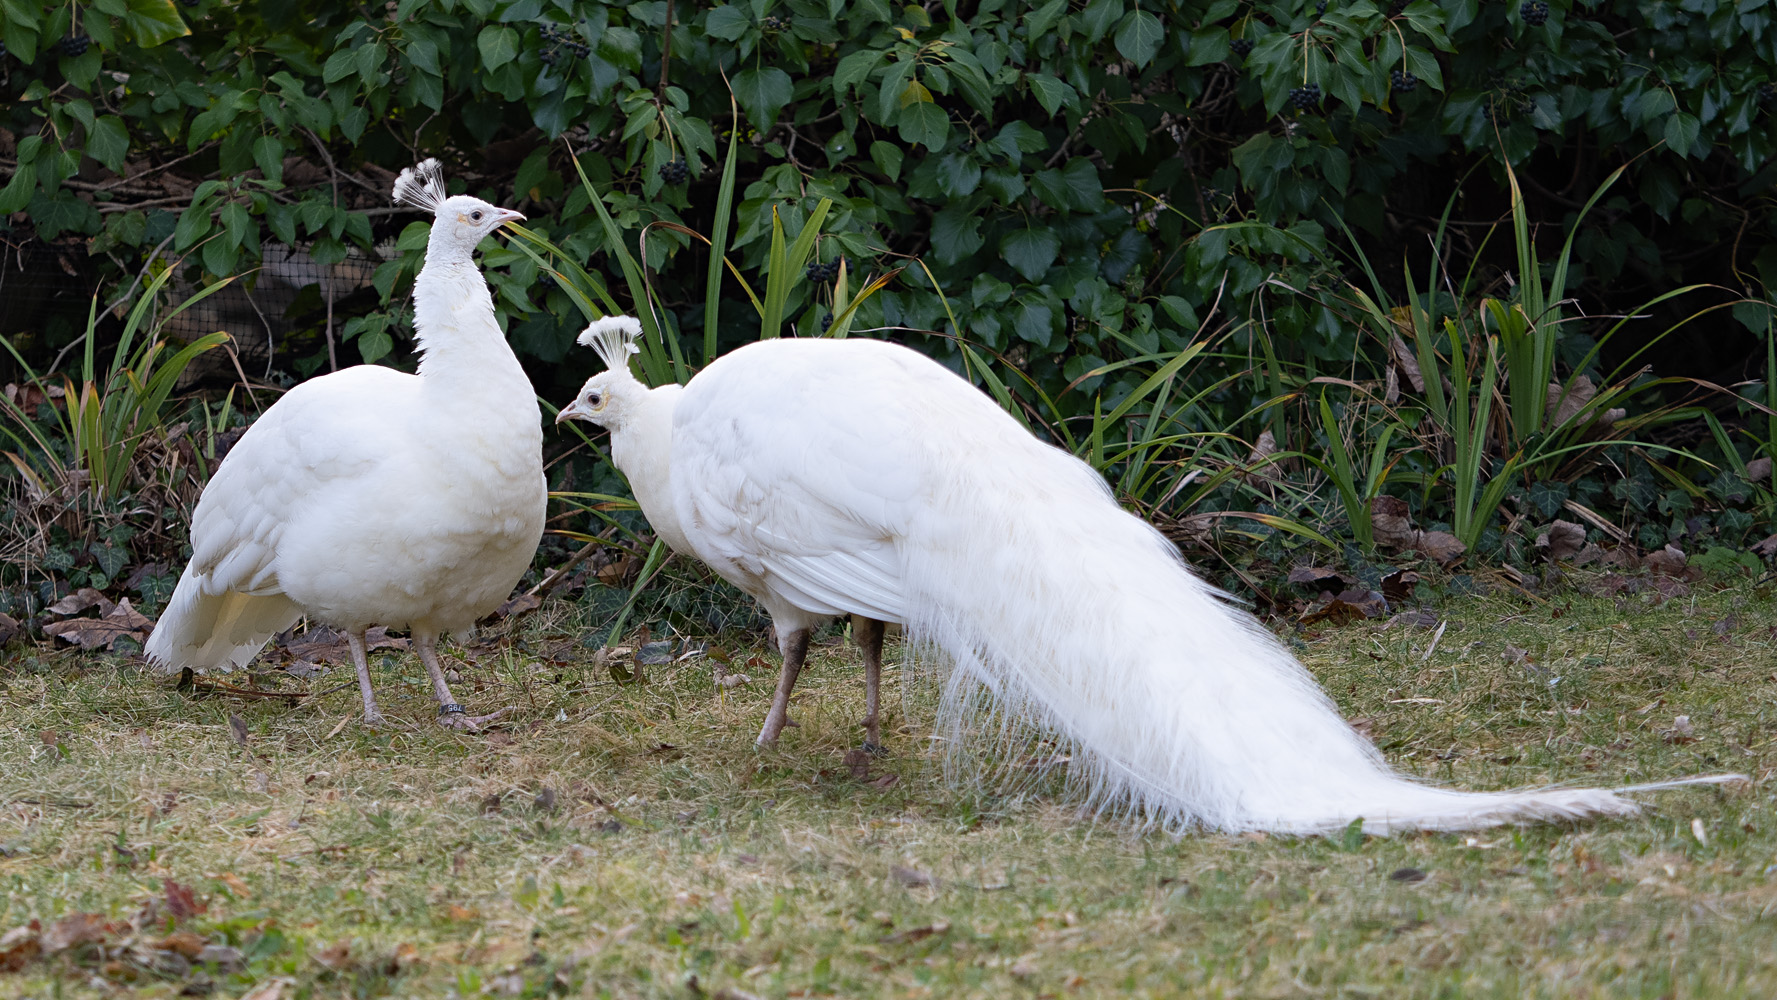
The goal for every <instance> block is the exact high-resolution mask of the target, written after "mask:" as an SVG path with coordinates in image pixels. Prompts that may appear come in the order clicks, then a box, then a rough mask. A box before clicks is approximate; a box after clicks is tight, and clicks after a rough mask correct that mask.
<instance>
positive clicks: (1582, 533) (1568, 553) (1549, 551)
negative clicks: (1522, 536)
mask: <svg viewBox="0 0 1777 1000" xmlns="http://www.w3.org/2000/svg"><path fill="white" fill-rule="evenodd" d="M1585 546H1586V529H1585V528H1583V527H1581V526H1580V525H1577V524H1574V523H1573V522H1572V521H1556V522H1555V523H1553V524H1551V525H1549V526H1548V527H1546V528H1544V529H1543V530H1542V531H1541V532H1540V533H1539V534H1538V535H1537V536H1536V548H1537V550H1538V551H1540V552H1541V553H1542V554H1543V555H1544V556H1545V557H1546V558H1547V559H1549V561H1551V562H1560V561H1562V560H1564V559H1571V558H1573V557H1574V556H1576V555H1578V554H1579V552H1580V550H1581V549H1583V548H1585Z"/></svg>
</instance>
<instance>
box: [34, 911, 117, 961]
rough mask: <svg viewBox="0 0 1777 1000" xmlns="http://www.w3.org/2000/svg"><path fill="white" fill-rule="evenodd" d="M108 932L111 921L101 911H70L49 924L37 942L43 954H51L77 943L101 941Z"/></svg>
mask: <svg viewBox="0 0 1777 1000" xmlns="http://www.w3.org/2000/svg"><path fill="white" fill-rule="evenodd" d="M110 933H111V923H110V921H108V920H106V919H105V915H104V914H103V913H70V914H68V915H67V916H65V917H63V918H62V919H60V920H58V921H56V922H55V923H53V924H50V925H49V929H48V930H45V931H44V932H43V935H42V936H41V937H40V938H39V939H38V944H39V945H40V946H41V947H42V948H43V953H44V954H45V955H53V954H55V953H56V952H58V951H66V950H67V949H69V948H73V947H75V946H77V945H83V944H92V943H95V942H98V941H103V940H105V938H106V937H107V936H109V934H110Z"/></svg>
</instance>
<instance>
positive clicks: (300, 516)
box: [144, 160, 548, 729]
mask: <svg viewBox="0 0 1777 1000" xmlns="http://www.w3.org/2000/svg"><path fill="white" fill-rule="evenodd" d="M395 201H396V202H397V203H402V204H407V205H411V206H413V207H415V208H418V209H421V210H424V211H428V212H431V213H432V216H433V219H432V233H431V237H430V239H429V241H428V242H427V245H426V262H425V266H424V267H423V268H421V270H420V273H419V276H418V277H417V278H416V279H415V281H414V289H413V302H414V331H415V343H416V346H417V347H418V349H419V350H420V351H421V352H422V358H421V361H420V365H419V371H418V373H417V374H414V375H408V374H405V373H402V372H398V371H395V370H394V369H392V368H384V367H380V366H377V365H359V366H357V367H353V368H347V369H345V370H343V371H339V372H335V373H333V374H331V375H325V376H322V377H321V378H317V379H311V380H309V381H307V382H304V383H302V384H301V385H298V386H297V387H296V388H294V389H292V390H290V392H288V393H287V394H285V395H284V397H283V398H282V399H280V400H278V402H277V403H276V404H275V405H273V406H272V407H271V408H270V409H269V410H267V411H265V413H264V415H262V416H261V417H260V418H259V419H258V420H257V421H255V422H254V424H253V425H252V426H251V427H250V428H248V430H247V433H246V434H244V435H242V437H241V439H240V441H239V442H238V443H236V445H235V446H234V448H233V449H232V450H231V451H230V452H229V453H228V457H227V458H225V459H224V460H223V462H222V464H221V466H220V467H219V468H218V469H217V470H216V474H215V476H214V477H213V478H211V480H210V482H209V484H208V485H207V486H205V487H204V492H203V496H202V497H201V498H200V499H199V500H198V505H197V510H196V512H195V513H194V514H193V515H192V521H191V548H192V553H191V562H190V564H189V565H187V566H186V567H185V572H184V574H183V575H182V576H181V577H180V578H179V585H178V587H177V588H176V589H175V590H174V592H173V597H172V600H171V601H169V602H168V604H167V609H166V613H165V614H163V615H162V616H161V618H160V622H159V624H158V625H156V627H155V629H154V633H153V635H151V636H150V637H149V640H148V643H147V646H146V648H145V650H144V652H145V653H146V654H147V657H148V659H149V661H150V662H151V663H153V664H154V665H155V666H156V667H158V668H160V669H162V670H166V671H175V670H179V669H181V668H185V667H190V668H192V669H194V670H197V671H206V670H231V669H234V668H236V667H241V666H245V665H246V663H247V662H248V661H249V660H251V659H252V658H253V657H254V655H255V654H257V653H258V652H259V650H260V648H261V647H263V646H264V645H265V643H266V641H267V640H268V639H270V638H271V636H273V635H274V634H276V633H278V632H280V631H282V630H284V629H286V628H289V627H290V626H291V625H292V624H294V623H295V622H296V620H297V619H298V618H299V617H301V616H302V615H307V616H309V618H311V619H313V620H316V621H320V622H324V623H326V624H329V625H332V626H335V627H337V628H339V629H341V630H343V631H344V632H345V633H346V636H347V639H348V641H349V643H350V646H351V651H352V661H353V663H354V665H355V666H356V667H357V671H358V685H359V689H360V692H361V693H362V695H363V698H364V720H365V722H366V723H368V724H370V725H377V724H379V723H381V722H382V721H383V718H382V715H381V713H380V712H379V711H378V710H377V706H376V696H375V694H374V693H373V692H372V690H371V686H370V668H369V665H368V663H367V661H366V659H365V650H364V631H365V629H366V628H368V627H369V626H371V625H384V626H388V627H391V628H406V629H411V630H412V633H413V646H414V648H415V650H416V651H417V652H418V653H419V656H420V659H421V661H422V662H424V664H425V666H426V670H427V672H428V673H430V674H431V677H432V686H433V691H434V694H436V696H437V698H438V703H439V721H440V722H441V723H443V724H445V725H448V726H453V727H457V728H466V729H476V728H478V727H479V726H480V725H481V724H483V723H485V722H486V721H487V720H488V719H490V718H492V717H493V716H480V717H471V716H469V715H468V714H467V713H466V712H465V711H464V710H463V707H462V706H461V705H459V704H457V701H456V699H455V698H454V697H452V696H451V692H450V688H449V686H448V685H446V683H445V678H444V672H443V670H442V669H441V668H440V666H439V663H438V653H437V648H436V647H437V641H438V637H439V635H440V634H442V633H446V632H454V631H458V630H462V629H466V628H468V627H469V626H471V625H472V624H473V623H474V622H475V620H476V619H477V618H479V617H481V616H483V615H485V614H487V613H488V612H490V611H493V610H494V609H495V608H497V607H498V606H499V605H500V603H501V602H502V601H504V600H506V599H507V597H509V596H510V595H511V593H512V588H513V585H514V584H516V583H517V582H518V580H519V577H521V576H522V575H523V574H524V571H525V569H526V567H528V566H529V565H530V563H531V558H532V556H533V555H534V554H535V552H536V549H537V541H538V539H539V538H541V537H542V533H543V516H544V507H545V505H546V504H547V502H548V498H547V490H546V487H545V485H544V480H543V460H542V449H543V434H542V426H541V423H542V420H541V413H540V411H539V410H538V408H537V400H536V395H535V393H534V391H533V390H532V388H531V383H530V379H528V378H527V377H526V376H525V373H524V369H523V368H521V367H519V364H518V359H517V358H516V357H515V356H514V355H513V353H512V349H511V348H510V347H509V346H507V344H506V338H505V335H504V334H503V333H502V332H501V330H500V326H499V324H498V323H497V322H495V320H494V306H493V299H492V298H491V297H490V296H489V294H488V287H487V281H486V280H485V279H484V278H483V277H482V275H481V271H480V269H479V268H477V267H476V264H475V261H474V257H473V254H474V251H475V247H476V245H477V244H479V243H480V242H481V241H482V239H483V238H485V237H486V236H488V235H489V234H490V233H492V232H493V231H494V230H495V229H496V228H498V227H499V226H501V225H503V224H505V223H507V222H512V221H515V220H518V219H522V218H524V216H522V215H520V214H519V213H517V212H514V211H511V210H508V209H504V208H497V207H495V206H493V205H490V204H488V203H487V202H485V201H482V200H480V199H478V198H471V197H468V196H466V195H458V196H456V197H449V196H448V194H447V192H446V191H445V188H444V178H443V176H442V174H441V172H440V170H439V167H438V161H436V160H426V161H425V162H423V163H421V164H419V165H418V166H416V167H413V168H412V169H409V170H403V171H402V172H401V176H400V177H398V178H397V179H396V181H395ZM494 714H495V715H498V714H499V713H494Z"/></svg>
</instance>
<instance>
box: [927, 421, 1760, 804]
mask: <svg viewBox="0 0 1777 1000" xmlns="http://www.w3.org/2000/svg"><path fill="white" fill-rule="evenodd" d="M1020 439H1022V440H1020ZM981 444H983V446H982V447H979V448H973V449H970V452H969V459H970V461H971V463H972V464H971V465H970V466H969V467H967V468H963V467H959V468H957V469H955V470H954V473H955V474H954V476H953V477H952V478H951V482H953V483H954V484H955V485H954V487H953V488H952V489H951V490H950V491H949V492H948V494H947V495H946V496H944V497H940V498H936V500H935V502H934V503H933V505H932V508H931V509H935V510H943V511H949V512H951V513H949V514H948V515H947V516H946V519H945V520H944V521H943V522H942V523H934V524H931V525H928V526H927V529H928V530H927V531H925V532H923V533H922V534H923V535H924V538H925V540H924V542H923V543H922V544H920V545H918V546H917V547H914V546H910V547H908V550H907V551H905V552H904V553H903V557H904V559H905V560H906V574H907V577H906V580H907V584H908V590H909V596H910V602H909V603H910V605H911V607H912V608H913V609H914V610H913V613H912V615H911V616H910V620H909V621H908V623H907V625H908V631H909V635H910V637H911V638H912V639H913V640H914V642H915V643H916V646H915V648H916V649H919V648H924V649H926V650H927V651H929V652H934V653H938V654H940V655H937V656H927V657H921V659H923V660H926V661H937V662H941V663H944V664H947V665H948V666H946V667H945V668H944V669H945V670H947V671H948V673H947V676H946V677H945V678H944V680H943V682H942V690H943V697H942V702H941V707H940V710H939V733H940V735H941V736H942V737H944V738H945V739H946V740H947V741H948V742H949V744H950V746H951V747H953V748H963V747H968V746H970V744H971V740H977V741H978V740H979V739H981V738H983V736H982V734H981V733H980V732H979V731H978V727H979V725H980V724H981V720H982V718H983V715H982V708H983V706H984V705H991V706H992V708H991V711H992V714H993V715H995V716H997V718H998V719H999V720H1000V723H999V725H1000V727H1001V728H1000V729H999V733H1000V734H1001V735H1002V736H1004V735H1005V733H1006V732H1007V730H1006V729H1005V728H1004V727H1005V726H1006V725H1007V722H1006V720H1015V722H1016V721H1021V722H1030V723H1035V724H1036V725H1037V726H1038V727H1039V729H1040V730H1042V731H1043V732H1045V733H1047V734H1052V735H1053V736H1055V737H1057V738H1058V742H1059V744H1061V745H1060V746H1059V747H1058V748H1057V751H1056V752H1057V755H1060V756H1065V757H1066V758H1067V759H1068V760H1069V761H1070V763H1069V765H1068V770H1067V774H1068V778H1069V780H1070V781H1072V782H1074V783H1075V784H1076V785H1077V786H1078V789H1079V790H1080V791H1081V792H1083V793H1084V796H1085V798H1086V800H1087V802H1088V803H1089V805H1090V806H1091V807H1093V808H1096V809H1099V810H1113V811H1114V810H1128V811H1130V812H1133V813H1135V814H1138V815H1139V817H1140V818H1141V820H1142V821H1143V822H1145V823H1148V824H1152V825H1158V826H1161V827H1165V828H1168V829H1172V830H1181V829H1184V828H1187V827H1206V828H1211V829H1218V830H1226V831H1248V830H1266V831H1273V832H1283V833H1294V834H1318V833H1327V832H1329V831H1334V830H1337V829H1340V828H1343V827H1345V826H1347V825H1349V824H1350V823H1352V822H1353V821H1356V820H1361V821H1362V823H1363V828H1364V829H1365V830H1366V831H1368V832H1371V833H1378V834H1386V833H1391V832H1397V831H1403V830H1420V829H1426V830H1466V829H1476V828H1481V827H1488V826H1495V825H1499V824H1506V823H1524V822H1534V821H1549V820H1572V819H1579V818H1582V817H1587V816H1627V815H1633V814H1635V813H1636V812H1637V811H1638V810H1639V806H1638V805H1637V804H1636V803H1635V802H1633V801H1630V800H1628V799H1625V798H1622V797H1621V796H1620V794H1619V793H1622V792H1635V791H1646V790H1652V789H1654V788H1660V787H1670V786H1671V785H1672V784H1675V783H1660V784H1657V785H1639V786H1631V787H1629V788H1624V789H1618V790H1616V791H1610V790H1605V789H1592V788H1563V787H1554V788H1543V789H1533V790H1517V791H1504V792H1480V793H1473V792H1460V791H1455V790H1450V789H1444V788H1438V787H1434V786H1431V785H1427V784H1423V783H1421V782H1418V781H1414V780H1412V779H1410V778H1407V777H1404V776H1402V775H1399V774H1397V773H1395V772H1394V771H1392V770H1391V769H1390V768H1389V767H1388V765H1387V764H1386V763H1385V762H1384V761H1383V759H1382V757H1381V755H1380V754H1379V753H1378V752H1377V751H1376V749H1375V747H1373V746H1372V745H1371V744H1370V743H1369V742H1368V741H1367V740H1365V739H1364V738H1363V737H1362V736H1360V735H1358V734H1357V733H1356V732H1355V731H1353V730H1352V728H1351V727H1350V726H1349V725H1347V724H1346V722H1345V721H1344V719H1343V718H1342V717H1341V716H1340V715H1339V713H1338V712H1337V710H1336V708H1335V707H1334V705H1333V703H1332V701H1331V700H1330V699H1329V698H1328V697H1327V696H1326V694H1325V693H1324V692H1323V691H1322V690H1321V688H1320V687H1319V685H1318V684H1316V682H1315V681H1314V679H1313V678H1312V677H1311V676H1310V675H1309V674H1308V672H1307V671H1306V670H1305V669H1304V668H1303V667H1302V666H1301V664H1300V663H1298V662H1297V660H1296V659H1295V657H1293V656H1292V655H1290V653H1289V652H1288V651H1287V650H1286V649H1285V648H1284V647H1283V646H1282V645H1281V644H1280V643H1279V642H1278V641H1277V639H1276V638H1275V637H1273V636H1272V635H1271V634H1270V633H1268V632H1266V631H1265V630H1264V629H1263V628H1262V627H1261V626H1260V625H1259V624H1258V623H1257V622H1256V621H1255V620H1253V619H1252V618H1251V617H1250V616H1249V615H1247V614H1245V613H1244V612H1241V611H1239V610H1237V609H1235V608H1233V607H1231V606H1230V605H1229V604H1228V603H1227V601H1226V600H1225V598H1224V595H1222V594H1220V593H1219V592H1218V591H1217V590H1215V589H1214V588H1213V587H1211V586H1209V585H1208V584H1205V583H1203V582H1202V581H1201V580H1199V579H1198V578H1197V577H1195V576H1194V575H1192V574H1191V572H1190V571H1189V570H1188V569H1187V568H1186V567H1185V565H1184V563H1183V561H1182V560H1181V559H1180V558H1179V556H1178V554H1177V550H1176V549H1175V548H1174V547H1173V546H1172V545H1171V544H1170V543H1169V542H1167V541H1166V540H1165V539H1164V538H1163V537H1161V536H1160V535H1159V533H1158V532H1156V531H1154V530H1153V529H1152V528H1151V527H1150V526H1148V525H1147V524H1145V523H1144V522H1142V521H1141V520H1140V519H1138V518H1136V517H1135V516H1133V515H1131V514H1128V513H1125V512H1124V511H1122V510H1121V509H1120V508H1119V507H1118V506H1117V505H1116V503H1115V501H1114V500H1113V499H1112V497H1111V496H1110V494H1109V492H1108V490H1107V489H1106V487H1105V485H1104V482H1103V480H1102V479H1101V478H1100V477H1098V476H1097V474H1096V473H1094V472H1093V471H1092V470H1091V469H1090V468H1089V467H1087V466H1086V465H1085V464H1084V463H1081V462H1079V461H1077V460H1076V459H1074V458H1072V457H1071V456H1068V455H1065V454H1064V453H1062V452H1060V451H1058V450H1056V449H1053V448H1050V447H1048V446H1046V445H1041V444H1039V443H1037V442H1035V441H1034V440H1032V439H1030V438H1029V437H1028V435H1024V434H1022V433H1007V434H1005V435H1003V439H1000V438H996V439H995V440H993V441H991V442H981ZM1008 484H1015V485H1008ZM982 525H992V526H994V527H995V530H992V531H986V530H981V526H982ZM990 732H991V731H990ZM965 754H966V751H965ZM1732 777H1733V776H1719V777H1712V778H1703V779H1691V780H1692V781H1693V782H1717V781H1725V780H1731V778H1732Z"/></svg>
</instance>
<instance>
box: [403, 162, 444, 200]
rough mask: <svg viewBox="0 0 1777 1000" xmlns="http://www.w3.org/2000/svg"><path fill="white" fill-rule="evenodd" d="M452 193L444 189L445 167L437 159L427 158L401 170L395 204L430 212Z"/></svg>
mask: <svg viewBox="0 0 1777 1000" xmlns="http://www.w3.org/2000/svg"><path fill="white" fill-rule="evenodd" d="M449 196H450V195H449V193H448V192H447V191H445V189H444V168H443V167H440V166H439V165H438V161H437V160H436V159H432V158H427V159H424V160H421V161H420V162H419V163H417V164H415V165H413V166H411V167H408V168H407V169H405V170H403V171H401V176H399V177H397V178H395V204H397V205H412V206H413V207H414V208H419V209H424V210H425V211H428V212H437V211H438V209H439V206H441V205H443V204H444V199H445V198H448V197H449Z"/></svg>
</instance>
